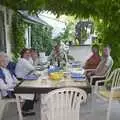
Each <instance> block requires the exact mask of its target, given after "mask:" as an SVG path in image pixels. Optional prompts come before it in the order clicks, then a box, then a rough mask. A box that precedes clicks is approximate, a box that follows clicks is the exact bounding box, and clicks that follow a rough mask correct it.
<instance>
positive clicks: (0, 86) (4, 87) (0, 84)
mask: <svg viewBox="0 0 120 120" xmlns="http://www.w3.org/2000/svg"><path fill="white" fill-rule="evenodd" d="M13 88H14V85H12V84H11V85H10V84H5V83H4V81H3V80H2V79H0V89H1V90H8V89H13Z"/></svg>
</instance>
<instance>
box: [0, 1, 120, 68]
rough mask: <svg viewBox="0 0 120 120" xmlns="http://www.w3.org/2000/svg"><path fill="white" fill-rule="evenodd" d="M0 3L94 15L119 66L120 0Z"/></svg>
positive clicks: (80, 15) (101, 33)
mask: <svg viewBox="0 0 120 120" xmlns="http://www.w3.org/2000/svg"><path fill="white" fill-rule="evenodd" d="M0 4H2V5H6V6H8V7H10V8H12V9H14V10H19V9H24V10H29V11H30V12H37V11H42V10H47V11H51V12H52V13H55V14H57V15H58V16H59V15H61V14H66V15H74V16H76V17H83V18H89V17H93V18H94V20H95V21H97V22H98V23H99V24H98V26H100V25H101V26H102V29H101V30H100V29H99V31H98V33H99V37H100V39H101V42H102V43H103V44H111V46H112V56H113V58H114V67H119V65H120V55H119V52H116V51H120V45H119V41H120V40H119V38H120V34H119V33H120V0H34V1H33V0H2V1H1V3H0ZM101 21H102V22H101Z"/></svg>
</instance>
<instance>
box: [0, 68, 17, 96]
mask: <svg viewBox="0 0 120 120" xmlns="http://www.w3.org/2000/svg"><path fill="white" fill-rule="evenodd" d="M1 69H2V71H3V73H4V75H5V81H6V83H7V84H5V83H4V80H3V79H1V78H0V90H1V94H2V96H6V95H7V91H13V90H14V87H15V86H16V83H17V79H16V78H15V77H14V76H11V74H10V72H9V70H7V69H6V68H1Z"/></svg>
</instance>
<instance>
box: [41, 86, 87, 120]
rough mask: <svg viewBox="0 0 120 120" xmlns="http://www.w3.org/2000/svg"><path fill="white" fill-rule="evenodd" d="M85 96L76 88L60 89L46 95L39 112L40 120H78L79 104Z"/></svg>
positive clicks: (84, 100) (84, 93)
mask: <svg viewBox="0 0 120 120" xmlns="http://www.w3.org/2000/svg"><path fill="white" fill-rule="evenodd" d="M86 100H87V94H86V92H85V91H84V90H82V89H78V88H71V87H70V88H60V89H56V90H53V91H52V92H50V93H48V95H47V96H45V99H44V106H43V108H42V110H41V112H42V115H44V116H43V117H42V120H80V104H81V103H84V102H86Z"/></svg>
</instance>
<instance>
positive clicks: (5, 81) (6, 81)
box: [0, 52, 35, 116]
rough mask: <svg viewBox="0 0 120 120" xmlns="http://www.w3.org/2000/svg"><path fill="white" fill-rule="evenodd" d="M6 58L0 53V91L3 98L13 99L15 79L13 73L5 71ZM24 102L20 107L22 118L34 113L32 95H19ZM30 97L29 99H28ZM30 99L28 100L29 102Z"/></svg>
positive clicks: (4, 54) (5, 55)
mask: <svg viewBox="0 0 120 120" xmlns="http://www.w3.org/2000/svg"><path fill="white" fill-rule="evenodd" d="M8 63H9V61H8V56H7V54H6V53H4V52H1V53H0V91H1V96H2V97H3V98H13V97H15V95H14V88H15V86H16V84H17V79H16V77H15V76H14V73H13V72H11V71H9V70H8V69H7V65H8ZM20 96H21V97H22V98H23V99H26V100H25V103H24V104H23V106H22V111H23V112H22V113H23V116H26V115H34V114H35V112H34V111H32V109H33V107H34V100H33V99H34V95H26V94H21V95H20ZM30 97H31V98H30ZM29 99H30V100H29Z"/></svg>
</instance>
